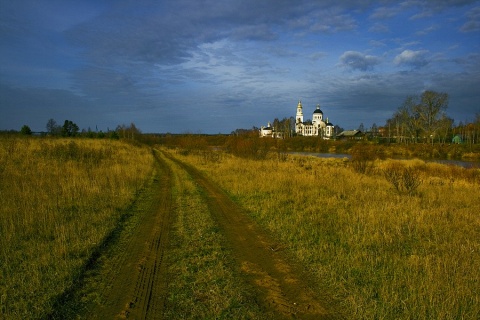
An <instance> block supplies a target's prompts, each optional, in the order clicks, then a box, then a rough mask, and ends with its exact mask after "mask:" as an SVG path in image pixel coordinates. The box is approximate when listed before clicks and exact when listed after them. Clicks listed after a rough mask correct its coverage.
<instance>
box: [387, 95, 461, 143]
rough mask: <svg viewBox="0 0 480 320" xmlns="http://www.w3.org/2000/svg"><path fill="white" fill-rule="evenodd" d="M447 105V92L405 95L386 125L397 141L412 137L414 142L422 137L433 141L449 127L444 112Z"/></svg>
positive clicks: (450, 123)
mask: <svg viewBox="0 0 480 320" xmlns="http://www.w3.org/2000/svg"><path fill="white" fill-rule="evenodd" d="M447 106H448V94H446V93H439V92H435V91H425V92H424V93H422V95H421V96H410V97H407V98H406V99H405V102H404V103H403V105H402V106H401V107H400V108H398V110H397V111H396V112H395V114H394V115H393V117H392V119H388V120H387V126H388V127H389V128H390V129H391V130H393V132H392V133H394V135H395V136H396V137H397V138H399V141H402V140H404V141H405V142H406V141H407V139H409V138H410V137H413V139H414V140H415V142H418V141H419V139H421V138H424V141H430V142H432V143H433V141H434V139H435V138H436V139H439V138H440V137H441V136H442V135H443V136H445V132H446V131H447V132H448V130H449V129H451V125H452V122H451V121H450V119H449V118H448V117H447V116H446V113H445V112H446V110H447ZM448 126H450V127H449V128H447V127H448Z"/></svg>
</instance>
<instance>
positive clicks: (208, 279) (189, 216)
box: [163, 160, 266, 319]
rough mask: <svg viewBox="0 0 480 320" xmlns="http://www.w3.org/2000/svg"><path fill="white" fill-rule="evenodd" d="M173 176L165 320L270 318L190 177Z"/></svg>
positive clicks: (178, 172)
mask: <svg viewBox="0 0 480 320" xmlns="http://www.w3.org/2000/svg"><path fill="white" fill-rule="evenodd" d="M166 161H168V163H169V166H170V167H171V168H172V169H173V173H174V189H173V197H174V199H175V201H176V206H175V207H176V209H175V212H174V214H173V216H174V223H173V226H172V231H173V232H172V233H173V234H172V235H171V239H172V240H171V244H170V248H169V250H168V251H167V260H168V261H169V270H168V272H169V284H168V296H167V301H166V306H165V314H164V315H163V316H164V318H165V319H266V318H265V317H266V315H265V314H262V310H261V308H260V307H259V306H258V303H257V301H255V296H254V295H253V289H252V288H250V287H249V285H248V284H247V283H246V282H245V281H244V280H243V279H242V278H240V277H239V275H238V272H239V270H238V268H236V267H235V262H234V260H233V257H232V255H231V252H230V250H229V249H227V248H226V246H225V241H226V240H225V238H224V236H223V235H222V233H221V232H220V229H219V227H218V225H217V223H216V222H215V221H214V219H213V218H212V216H211V214H210V212H209V211H208V208H207V204H206V203H205V199H203V196H202V193H201V190H199V188H198V186H197V185H196V184H195V183H194V182H193V181H192V178H191V177H190V176H189V175H188V174H187V173H186V172H185V171H184V170H181V169H179V168H178V165H176V164H174V163H173V162H171V161H169V160H166Z"/></svg>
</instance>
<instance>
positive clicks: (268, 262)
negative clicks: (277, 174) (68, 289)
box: [52, 154, 340, 319]
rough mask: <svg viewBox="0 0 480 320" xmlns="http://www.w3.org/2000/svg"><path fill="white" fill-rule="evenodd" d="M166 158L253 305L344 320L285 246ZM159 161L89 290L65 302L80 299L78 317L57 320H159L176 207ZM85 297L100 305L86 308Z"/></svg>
mask: <svg viewBox="0 0 480 320" xmlns="http://www.w3.org/2000/svg"><path fill="white" fill-rule="evenodd" d="M165 156H167V157H168V158H169V159H170V160H172V161H174V162H175V163H176V164H178V165H179V166H180V167H181V168H183V170H186V171H187V172H188V174H189V175H190V176H191V177H192V178H193V179H194V181H195V182H196V183H197V185H198V187H199V188H200V190H203V191H202V194H203V197H204V201H205V203H206V204H207V205H208V208H209V211H210V214H211V215H212V217H213V219H214V220H215V221H216V222H217V224H218V226H219V228H220V230H221V232H222V233H223V234H224V235H225V238H226V239H227V241H228V244H227V245H228V246H229V247H230V249H231V252H233V254H234V258H235V261H237V264H238V266H237V267H238V270H240V274H241V275H243V277H244V279H242V280H241V281H248V282H250V283H251V285H252V287H254V288H256V290H255V291H256V296H257V299H256V300H257V302H258V304H259V305H261V306H262V307H263V308H264V309H265V312H266V313H268V314H269V315H272V314H273V315H274V318H275V319H291V318H297V319H338V318H340V317H339V316H338V315H336V314H335V313H332V312H329V310H328V309H327V308H326V306H327V305H328V304H327V303H326V302H325V300H324V299H319V297H318V295H316V294H314V292H313V291H312V290H311V289H310V288H309V282H308V276H306V275H305V274H304V272H303V271H302V270H303V269H302V268H301V266H299V265H298V264H296V263H293V262H292V260H291V259H289V258H288V257H287V256H286V255H285V252H284V250H283V247H282V246H281V245H279V244H277V243H275V242H274V241H272V240H271V238H270V237H269V236H268V235H267V234H266V233H265V232H263V231H262V230H261V229H260V228H259V227H258V226H256V224H255V223H253V222H252V220H251V219H250V218H249V217H248V216H247V215H246V214H245V212H244V211H243V210H242V208H241V207H239V206H238V205H236V204H235V203H234V202H233V201H232V200H231V199H230V198H229V197H228V196H227V195H226V194H225V193H224V192H223V191H222V190H221V189H220V188H219V187H217V186H216V185H215V184H214V183H212V182H211V181H210V180H209V179H208V178H207V177H205V176H204V175H203V174H201V173H200V172H199V171H198V170H197V169H195V168H193V167H191V166H189V165H187V164H184V163H182V162H180V161H178V160H177V159H175V158H174V157H172V156H169V155H168V154H165ZM156 164H157V165H156V172H157V173H156V175H155V178H154V179H153V185H152V187H151V188H148V189H147V190H146V191H144V193H143V194H141V195H140V196H139V199H138V200H137V204H136V205H134V207H136V209H135V210H136V212H135V214H132V218H131V221H129V222H128V223H126V224H125V226H124V227H123V230H122V231H121V232H119V234H120V235H119V236H118V238H117V239H115V241H114V244H113V245H111V246H110V247H111V248H110V249H107V250H105V252H102V253H101V255H100V257H99V258H98V259H96V260H95V261H94V262H93V263H94V264H96V265H99V266H100V267H98V268H96V267H93V268H92V270H90V271H89V270H87V272H86V273H87V275H85V281H84V285H82V286H83V287H84V288H79V289H78V290H76V292H73V293H71V294H70V297H69V298H68V299H66V300H75V301H70V304H71V306H70V307H67V309H68V308H70V309H71V310H75V311H74V313H72V312H70V311H68V310H67V311H61V312H59V313H56V314H55V316H52V318H64V317H65V315H72V314H75V315H76V316H78V315H79V314H78V313H77V312H78V309H83V311H81V312H80V314H85V317H86V318H89V319H115V318H116V319H126V318H128V319H162V316H163V314H164V310H163V309H164V306H165V305H166V304H165V300H166V296H167V289H168V279H167V274H168V273H167V263H166V261H165V259H164V257H165V256H166V250H167V248H168V237H169V234H170V229H171V228H172V220H173V217H172V213H173V212H174V211H175V208H174V204H173V203H174V199H172V188H173V179H172V168H169V166H168V164H167V163H166V162H165V161H164V160H162V157H161V156H159V155H158V154H156ZM97 269H98V270H97ZM89 272H91V273H93V274H91V275H88V273H89ZM92 295H93V297H94V298H93V299H92ZM87 296H88V299H87V298H85V297H87ZM80 300H89V301H91V300H94V301H95V302H94V303H91V302H89V303H88V304H87V305H82V303H79V301H80ZM67 302H68V301H67ZM69 312H70V313H69Z"/></svg>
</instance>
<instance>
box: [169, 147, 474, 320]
mask: <svg viewBox="0 0 480 320" xmlns="http://www.w3.org/2000/svg"><path fill="white" fill-rule="evenodd" d="M176 156H178V157H181V159H182V160H184V161H188V162H190V163H192V164H194V165H195V166H197V167H198V168H200V169H201V170H203V171H204V172H206V173H207V174H208V176H209V177H210V178H211V179H213V180H214V181H216V182H217V183H218V184H219V185H220V186H222V188H224V189H225V190H227V191H228V192H229V194H230V195H231V197H232V198H234V199H235V200H236V201H237V202H238V203H240V204H241V205H243V206H244V207H245V208H247V209H248V210H249V211H250V212H251V215H252V217H254V218H255V219H256V220H257V221H258V222H259V223H260V224H261V225H263V226H264V227H265V228H267V229H269V230H270V231H272V232H273V233H274V234H275V235H276V237H277V238H278V239H280V240H281V241H283V242H284V243H285V244H286V246H287V247H288V248H289V249H290V250H292V252H293V253H294V254H295V255H296V256H297V257H298V259H299V260H300V261H301V262H302V263H304V265H305V267H306V268H308V269H309V270H310V271H311V273H312V274H313V275H314V276H315V277H316V278H317V280H318V281H319V282H320V283H322V284H323V285H324V286H325V288H327V290H328V291H329V292H330V295H331V296H332V297H335V298H337V299H339V300H340V301H341V304H342V307H343V308H344V311H345V313H346V314H347V315H349V317H350V318H351V319H477V318H478V316H479V315H480V292H479V289H478V288H480V215H479V212H480V192H479V191H478V190H479V186H480V170H479V169H464V168H459V167H453V166H446V165H441V164H434V163H425V162H424V161H421V160H410V161H399V164H398V165H401V166H405V167H412V168H414V170H415V172H416V173H418V177H419V179H422V183H421V184H420V186H419V187H418V189H417V190H416V191H415V193H413V194H411V195H407V194H402V193H398V192H397V191H396V190H395V189H394V188H393V186H392V185H391V184H390V183H389V182H388V181H387V180H386V179H385V177H384V175H383V174H382V170H384V169H385V168H386V167H388V166H389V165H391V162H394V161H393V160H386V161H376V162H375V163H374V167H373V168H372V170H371V172H370V174H368V175H365V174H359V173H356V172H355V171H354V170H352V168H350V167H348V162H347V161H345V160H342V159H340V160H338V159H318V158H313V157H298V156H296V157H295V156H289V157H288V160H287V161H285V162H282V161H278V160H276V159H270V160H263V161H253V160H248V159H239V158H235V157H231V156H228V155H222V156H221V157H216V158H215V159H217V160H216V161H211V162H208V161H205V157H204V156H194V155H191V156H188V157H185V156H182V155H180V154H177V155H176ZM318 289H319V291H324V288H318Z"/></svg>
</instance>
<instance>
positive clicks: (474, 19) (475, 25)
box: [460, 7, 480, 32]
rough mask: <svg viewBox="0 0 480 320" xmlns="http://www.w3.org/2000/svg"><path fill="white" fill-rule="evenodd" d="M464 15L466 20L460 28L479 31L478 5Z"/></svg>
mask: <svg viewBox="0 0 480 320" xmlns="http://www.w3.org/2000/svg"><path fill="white" fill-rule="evenodd" d="M465 16H466V17H467V19H468V20H467V22H465V24H464V25H463V26H462V27H461V28H460V31H462V32H475V31H480V7H475V8H473V9H471V10H470V11H468V12H467V13H466V14H465Z"/></svg>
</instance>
